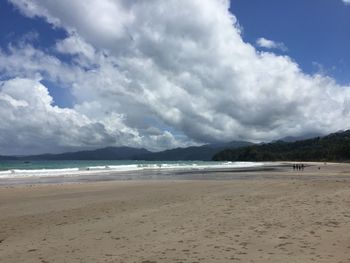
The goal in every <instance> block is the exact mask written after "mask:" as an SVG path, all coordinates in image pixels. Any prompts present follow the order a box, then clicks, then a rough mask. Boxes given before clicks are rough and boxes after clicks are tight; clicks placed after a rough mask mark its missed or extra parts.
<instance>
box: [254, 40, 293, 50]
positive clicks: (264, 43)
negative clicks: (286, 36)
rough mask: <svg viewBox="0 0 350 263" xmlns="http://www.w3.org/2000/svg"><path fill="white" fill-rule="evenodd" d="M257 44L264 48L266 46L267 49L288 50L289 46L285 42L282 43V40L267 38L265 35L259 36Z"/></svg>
mask: <svg viewBox="0 0 350 263" xmlns="http://www.w3.org/2000/svg"><path fill="white" fill-rule="evenodd" d="M256 44H257V45H258V46H259V47H262V48H266V49H280V50H282V51H287V50H288V49H287V47H286V46H285V44H283V43H281V42H275V41H272V40H269V39H266V38H264V37H261V38H258V39H257V40H256Z"/></svg>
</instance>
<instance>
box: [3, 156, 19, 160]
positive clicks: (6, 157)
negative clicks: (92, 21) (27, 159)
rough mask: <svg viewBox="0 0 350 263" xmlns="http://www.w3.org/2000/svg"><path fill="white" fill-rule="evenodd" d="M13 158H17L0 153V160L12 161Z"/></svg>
mask: <svg viewBox="0 0 350 263" xmlns="http://www.w3.org/2000/svg"><path fill="white" fill-rule="evenodd" d="M13 160H17V158H16V157H13V156H2V155H0V161H13Z"/></svg>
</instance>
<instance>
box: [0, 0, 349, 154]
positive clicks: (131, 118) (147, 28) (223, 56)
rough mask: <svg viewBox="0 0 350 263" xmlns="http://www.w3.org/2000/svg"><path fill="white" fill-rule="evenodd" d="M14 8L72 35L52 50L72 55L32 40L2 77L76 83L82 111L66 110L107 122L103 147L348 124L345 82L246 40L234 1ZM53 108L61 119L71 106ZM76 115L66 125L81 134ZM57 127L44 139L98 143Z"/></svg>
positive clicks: (36, 1) (258, 137)
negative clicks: (50, 52)
mask: <svg viewBox="0 0 350 263" xmlns="http://www.w3.org/2000/svg"><path fill="white" fill-rule="evenodd" d="M11 2H12V3H13V4H15V5H16V6H17V7H18V8H19V9H20V10H21V11H22V13H23V14H25V15H27V16H30V17H34V16H41V17H44V18H45V19H46V20H47V21H48V22H49V23H52V24H53V26H56V27H57V26H58V27H63V28H65V29H66V30H67V32H69V37H68V38H67V39H64V40H59V41H57V44H56V46H55V47H54V49H55V50H56V51H57V52H62V53H66V54H70V55H72V56H73V63H70V64H66V63H64V62H63V61H60V60H59V59H58V58H56V57H54V56H53V55H48V54H45V53H44V52H43V51H40V50H36V49H34V48H32V47H31V46H30V45H27V46H25V47H23V46H22V47H12V49H11V51H10V52H8V53H4V52H3V53H0V56H1V57H0V58H1V59H0V71H2V72H3V74H5V75H6V76H7V77H8V78H15V77H18V76H20V77H23V78H27V79H35V78H36V76H37V74H38V73H39V74H40V75H41V76H44V77H45V78H48V79H50V80H51V81H55V82H56V83H58V84H60V85H62V86H64V87H67V88H69V89H70V90H71V92H72V94H73V95H74V97H75V99H76V105H75V106H74V109H70V110H68V111H72V113H74V114H77V115H79V116H84V117H83V118H82V119H83V120H84V119H85V120H86V122H87V123H90V125H96V124H98V125H99V127H101V130H98V129H92V128H91V129H90V130H86V132H85V133H86V136H87V137H86V138H88V136H89V134H90V133H91V135H90V136H91V138H92V139H91V140H92V141H93V142H96V143H95V144H99V141H98V140H97V139H94V138H95V137H98V138H99V139H100V140H101V145H102V144H103V145H106V144H110V145H120V144H126V145H131V146H135V145H140V146H146V147H148V148H152V149H160V148H169V147H173V146H176V145H186V144H192V143H195V142H197V143H201V142H214V141H228V140H237V139H240V140H252V141H267V140H271V139H276V138H279V137H283V136H287V135H301V134H303V133H309V132H324V133H327V132H331V131H335V130H339V129H344V128H347V127H346V125H347V123H349V121H350V113H349V110H350V103H349V102H350V89H349V88H348V87H342V86H339V85H338V84H337V83H336V82H335V81H334V80H332V79H330V78H328V77H325V76H321V75H313V76H311V75H307V74H304V73H303V72H302V71H301V70H300V68H299V66H298V65H297V64H296V63H295V62H293V61H292V60H291V59H290V58H289V57H287V56H278V55H275V54H273V53H269V52H257V51H256V50H255V48H254V47H253V46H252V45H250V44H248V43H245V42H244V41H243V40H242V37H241V35H240V30H239V28H238V26H237V25H236V18H235V17H234V16H233V15H232V14H231V13H230V12H229V11H228V7H229V3H228V1H224V0H193V1H187V0H169V1H163V0H150V1H134V0H128V1H127V0H99V1H93V0H89V1H78V0H62V1H54V0H45V1H44V0H11ZM34 87H37V86H35V85H34ZM33 89H35V88H33ZM6 96H9V95H8V94H7V95H6ZM46 104H47V105H50V103H46ZM50 107H51V108H52V107H53V106H52V105H51V106H50ZM53 108H55V107H53ZM11 109H12V110H13V111H15V108H11ZM55 109H56V110H58V111H59V113H57V115H61V113H60V111H66V110H67V109H59V108H57V107H56V108H55ZM12 110H10V111H12ZM36 111H37V112H38V114H42V109H41V108H37V109H36ZM62 116H65V115H64V114H62ZM27 118H29V117H27ZM44 119H45V118H44ZM66 119H67V118H63V117H62V121H61V123H64V120H66ZM79 119H80V118H75V119H74V120H75V121H76V123H75V121H74V120H73V119H69V122H70V123H72V124H70V125H73V127H75V126H74V125H76V127H81V125H82V124H81V123H80V120H79ZM116 120H117V121H116ZM67 122H68V121H67ZM25 123H27V122H25ZM73 123H74V124H73ZM116 123H117V124H116ZM28 125H29V124H28ZM62 125H63V124H62ZM84 125H87V124H84ZM11 127H12V126H11V124H10V125H9V126H8V129H10V128H11ZM33 127H34V126H33ZM42 127H45V125H44V124H42ZM33 129H34V128H33ZM57 129H58V128H57ZM58 130H59V129H58ZM84 130H85V129H84ZM55 131H56V127H53V128H52V129H51V130H50V132H48V133H49V134H51V137H50V139H48V140H50V141H52V142H55V144H56V147H62V146H65V147H69V146H71V145H75V144H74V143H73V142H78V144H79V145H81V146H82V147H83V146H90V144H89V143H88V142H89V140H88V139H87V140H82V139H80V138H79V134H80V133H81V132H82V129H79V128H76V134H77V136H76V137H70V136H69V134H59V135H57V132H56V133H55ZM5 132H6V130H4V128H3V130H2V133H5ZM18 134H20V132H19V133H18ZM125 134H126V135H125ZM9 136H10V135H9ZM56 136H58V137H57V138H56ZM83 136H85V134H82V138H83ZM65 137H68V138H71V139H70V140H68V141H67V140H64V139H63V138H65ZM60 138H62V139H60ZM35 140H37V141H38V144H39V143H40V139H39V138H35ZM95 144H94V145H95ZM3 145H4V144H1V143H0V147H1V148H2V149H5V148H6V147H5V146H3ZM18 145H21V144H18Z"/></svg>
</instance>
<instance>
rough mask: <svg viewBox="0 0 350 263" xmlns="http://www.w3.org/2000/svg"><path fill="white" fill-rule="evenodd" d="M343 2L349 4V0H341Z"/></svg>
mask: <svg viewBox="0 0 350 263" xmlns="http://www.w3.org/2000/svg"><path fill="white" fill-rule="evenodd" d="M342 1H343V3H345V4H346V5H349V4H350V0H342Z"/></svg>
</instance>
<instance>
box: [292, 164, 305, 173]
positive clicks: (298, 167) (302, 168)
mask: <svg viewBox="0 0 350 263" xmlns="http://www.w3.org/2000/svg"><path fill="white" fill-rule="evenodd" d="M304 168H305V165H304V164H303V163H295V164H293V170H294V171H295V170H298V171H300V170H304Z"/></svg>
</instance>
